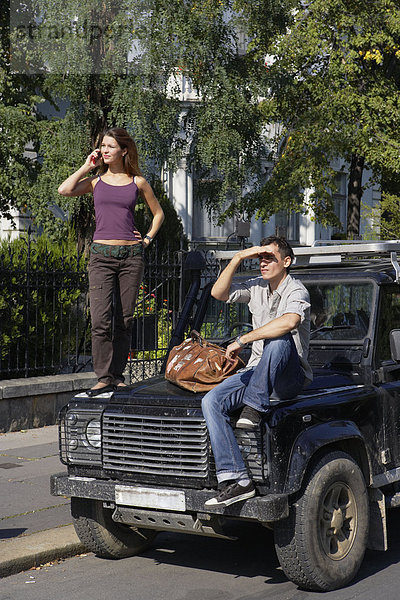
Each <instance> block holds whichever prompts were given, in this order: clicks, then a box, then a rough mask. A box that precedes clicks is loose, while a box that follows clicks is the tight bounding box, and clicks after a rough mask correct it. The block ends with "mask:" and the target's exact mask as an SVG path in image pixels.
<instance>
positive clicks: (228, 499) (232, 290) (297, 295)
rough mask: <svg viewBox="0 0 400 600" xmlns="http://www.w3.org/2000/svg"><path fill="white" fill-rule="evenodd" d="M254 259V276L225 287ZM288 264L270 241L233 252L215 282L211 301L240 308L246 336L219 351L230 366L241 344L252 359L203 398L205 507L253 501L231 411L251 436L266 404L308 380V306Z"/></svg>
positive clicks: (288, 254)
mask: <svg viewBox="0 0 400 600" xmlns="http://www.w3.org/2000/svg"><path fill="white" fill-rule="evenodd" d="M256 257H259V259H260V271H261V276H259V277H256V278H254V279H249V280H248V281H246V282H245V283H240V284H232V279H233V276H234V274H235V272H236V270H237V268H238V267H239V265H240V263H241V262H242V261H243V260H244V259H246V258H256ZM293 259H294V254H293V250H292V248H291V247H290V245H289V243H288V242H287V241H286V240H285V239H284V238H280V237H276V236H270V237H268V238H264V239H263V240H262V241H261V244H260V246H253V247H251V248H247V249H245V250H240V251H239V252H238V253H237V254H235V256H234V257H233V258H232V260H231V261H230V263H229V264H228V266H227V267H226V268H225V269H224V271H223V272H222V273H221V275H220V276H219V278H218V279H217V281H216V282H215V284H214V286H213V288H212V290H211V294H212V295H213V297H214V298H217V300H223V301H225V302H228V303H232V302H246V303H247V304H248V305H249V309H250V312H251V313H252V324H253V330H252V331H249V332H247V333H244V334H242V335H239V336H238V337H237V338H236V340H235V341H234V342H233V343H231V344H229V346H228V347H227V349H226V356H227V358H232V357H233V356H235V355H236V354H237V353H238V352H240V350H241V349H242V348H243V347H244V346H246V345H247V344H250V343H252V344H253V345H252V353H251V356H250V359H249V362H248V364H247V367H246V369H242V370H241V371H240V372H238V373H235V375H232V376H231V377H229V378H228V379H226V380H225V381H223V382H222V383H220V384H219V385H218V386H216V387H215V388H214V389H212V390H211V391H210V392H208V393H207V394H206V395H205V396H204V398H203V404H202V407H203V414H204V418H205V420H206V423H207V427H208V431H209V435H210V440H211V446H212V449H213V453H214V458H215V463H216V468H217V479H218V484H219V485H218V489H219V493H218V494H217V496H216V497H214V498H211V499H210V500H207V502H206V503H205V505H206V506H229V505H230V504H233V503H234V502H239V501H242V500H246V499H248V498H251V497H252V496H254V495H255V487H254V483H253V482H252V481H251V479H250V478H249V475H248V473H247V470H246V467H245V464H244V460H243V458H242V455H241V453H240V450H239V446H238V443H237V441H236V438H235V434H234V432H233V429H232V426H231V423H230V414H231V413H232V411H234V410H237V409H239V408H241V407H243V410H242V412H241V415H240V418H239V420H238V422H237V423H236V427H239V428H256V427H257V426H258V425H259V423H260V422H261V419H262V416H263V414H264V413H265V412H266V411H267V410H268V407H269V404H270V397H271V396H272V395H273V398H274V399H278V400H286V399H288V398H294V397H295V396H297V394H299V393H300V392H301V390H302V388H303V385H304V383H306V382H307V381H308V382H309V381H311V380H312V371H311V369H310V366H309V365H308V363H307V355H308V346H309V337H310V299H309V295H308V292H307V290H306V288H305V287H304V285H303V284H302V283H301V282H300V281H298V280H296V279H293V278H292V277H291V276H290V275H289V269H290V265H291V263H292V261H293Z"/></svg>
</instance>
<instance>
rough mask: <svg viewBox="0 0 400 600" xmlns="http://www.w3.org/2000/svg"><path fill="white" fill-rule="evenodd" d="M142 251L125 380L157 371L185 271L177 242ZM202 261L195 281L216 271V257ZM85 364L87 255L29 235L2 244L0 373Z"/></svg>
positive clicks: (76, 368)
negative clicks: (174, 247)
mask: <svg viewBox="0 0 400 600" xmlns="http://www.w3.org/2000/svg"><path fill="white" fill-rule="evenodd" d="M4 248H6V249H4ZM146 252H147V254H146V267H145V274H144V279H143V283H142V285H141V288H140V291H139V297H138V302H137V307H136V309H135V313H134V326H133V332H132V344H131V352H130V356H129V361H128V365H127V371H126V376H127V377H126V379H127V380H130V381H138V380H141V379H143V377H147V376H150V375H153V374H155V373H157V372H159V371H160V369H161V366H162V363H163V359H164V356H165V353H166V351H167V348H168V343H169V340H170V338H171V334H172V332H173V331H174V329H175V327H176V323H177V319H178V315H179V312H180V310H181V309H182V305H183V301H184V297H185V295H186V292H187V290H188V288H189V286H190V278H191V273H192V270H191V268H190V265H189V268H188V262H187V260H186V259H187V252H185V251H183V250H180V251H174V252H172V251H169V249H167V248H165V249H162V251H161V249H160V248H157V246H156V245H154V246H153V247H152V248H151V249H150V250H148V251H146ZM203 256H204V258H206V253H203ZM189 262H190V261H189ZM185 263H186V267H185ZM206 263H207V265H206V268H205V270H204V271H203V275H202V279H201V284H202V285H204V284H205V283H206V282H207V281H208V280H209V278H210V277H213V276H215V263H213V261H212V260H211V261H206ZM203 266H204V265H203ZM91 370H93V365H92V361H91V341H90V313H89V306H88V279H87V261H86V258H85V257H84V256H80V255H75V254H74V253H70V254H69V255H67V254H66V253H64V252H63V250H62V249H60V251H59V253H58V254H57V256H54V253H52V252H50V251H48V250H47V249H46V248H43V247H42V248H41V247H40V245H39V244H38V242H37V241H34V240H31V239H30V238H29V237H28V238H26V239H24V240H23V242H21V244H20V245H19V247H18V250H15V249H13V246H12V245H10V246H9V247H5V246H3V251H2V252H1V253H0V378H1V379H11V378H16V377H32V376H38V375H50V374H60V373H73V372H80V371H91Z"/></svg>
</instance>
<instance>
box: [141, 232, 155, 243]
mask: <svg viewBox="0 0 400 600" xmlns="http://www.w3.org/2000/svg"><path fill="white" fill-rule="evenodd" d="M143 239H144V240H146V239H147V240H149V242H150V243H151V242H152V241H153V238H152V237H150V236H149V235H147V233H146V235H145V236H144V238H143Z"/></svg>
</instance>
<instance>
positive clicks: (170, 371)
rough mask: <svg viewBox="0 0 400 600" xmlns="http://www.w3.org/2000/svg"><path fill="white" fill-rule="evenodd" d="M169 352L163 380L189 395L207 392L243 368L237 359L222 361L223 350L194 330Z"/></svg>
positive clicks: (224, 359)
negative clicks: (189, 392)
mask: <svg viewBox="0 0 400 600" xmlns="http://www.w3.org/2000/svg"><path fill="white" fill-rule="evenodd" d="M190 335H191V337H190V338H189V339H187V340H185V341H184V342H182V343H181V344H179V346H174V347H173V348H172V350H171V351H170V353H169V356H168V362H167V366H166V370H165V378H166V379H168V381H171V382H172V383H175V384H176V385H179V387H181V388H184V389H185V390H190V391H191V392H208V391H209V390H211V389H212V388H213V387H215V386H216V385H218V384H219V383H221V381H223V380H224V379H226V378H227V377H229V376H230V375H233V373H235V372H236V371H237V370H238V369H241V368H242V367H244V366H245V365H244V362H243V361H242V359H241V358H239V356H237V357H235V358H234V359H233V360H228V359H227V358H225V348H222V347H221V346H217V345H216V344H211V343H210V342H207V341H206V340H204V339H203V338H202V337H201V336H200V334H199V333H198V332H197V331H194V330H193V331H192V332H191V334H190Z"/></svg>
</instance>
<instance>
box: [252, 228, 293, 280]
mask: <svg viewBox="0 0 400 600" xmlns="http://www.w3.org/2000/svg"><path fill="white" fill-rule="evenodd" d="M270 244H276V245H277V246H278V248H279V253H280V255H281V256H282V258H286V256H289V257H290V265H289V267H287V268H286V270H287V271H288V272H289V269H290V267H291V265H292V264H293V261H294V252H293V249H292V246H291V245H290V244H289V242H288V241H287V239H286V238H284V237H279V236H277V235H270V236H269V237H266V238H263V239H262V240H261V242H260V246H269V245H270Z"/></svg>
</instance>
